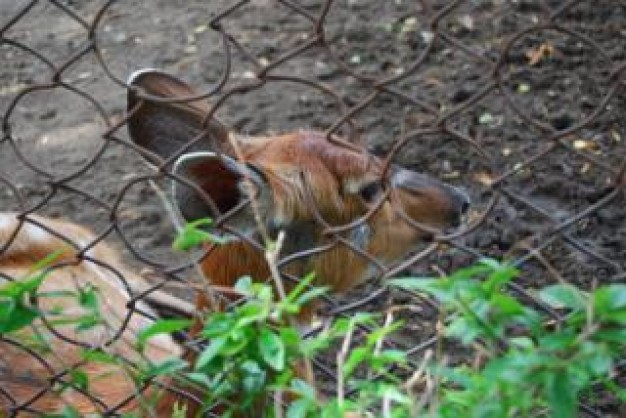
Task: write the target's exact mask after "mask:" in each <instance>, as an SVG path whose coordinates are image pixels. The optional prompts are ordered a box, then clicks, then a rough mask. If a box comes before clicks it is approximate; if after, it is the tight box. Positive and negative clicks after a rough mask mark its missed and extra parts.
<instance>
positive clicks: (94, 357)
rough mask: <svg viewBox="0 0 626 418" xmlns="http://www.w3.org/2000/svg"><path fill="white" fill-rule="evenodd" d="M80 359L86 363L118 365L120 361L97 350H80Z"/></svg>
mask: <svg viewBox="0 0 626 418" xmlns="http://www.w3.org/2000/svg"><path fill="white" fill-rule="evenodd" d="M81 358H82V359H83V360H84V361H87V362H94V363H102V364H114V365H116V364H120V361H119V360H118V359H117V358H116V357H115V356H114V355H112V354H109V353H106V352H104V351H99V350H82V351H81Z"/></svg>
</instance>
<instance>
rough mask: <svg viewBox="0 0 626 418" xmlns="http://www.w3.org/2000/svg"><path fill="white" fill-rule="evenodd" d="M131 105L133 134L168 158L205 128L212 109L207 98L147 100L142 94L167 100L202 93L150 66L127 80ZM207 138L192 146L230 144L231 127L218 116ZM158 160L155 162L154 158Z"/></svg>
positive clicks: (128, 100)
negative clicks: (204, 125) (203, 126)
mask: <svg viewBox="0 0 626 418" xmlns="http://www.w3.org/2000/svg"><path fill="white" fill-rule="evenodd" d="M127 84H128V86H129V89H128V94H127V108H128V112H129V113H130V114H131V116H130V118H129V120H128V131H129V133H130V137H131V139H132V141H133V142H134V143H136V144H137V145H139V146H141V147H143V148H145V149H147V150H148V151H151V152H152V153H154V154H156V155H157V156H159V157H161V158H164V159H167V158H170V157H171V156H173V155H174V154H175V153H176V152H178V151H179V150H180V149H181V148H182V147H183V146H184V145H185V144H187V143H188V142H190V141H191V140H193V139H194V138H195V137H196V136H197V135H198V134H200V132H201V131H202V122H203V120H204V118H205V116H206V115H207V114H208V112H209V110H210V106H209V104H208V103H207V102H206V101H205V100H196V101H189V102H182V103H162V102H157V101H150V99H149V98H146V99H143V98H142V97H141V96H142V95H148V96H155V97H159V98H164V99H182V98H185V97H192V96H197V95H198V93H197V92H196V91H195V90H194V89H193V88H191V87H190V86H189V85H187V84H186V83H184V82H183V81H181V80H179V79H177V78H175V77H174V76H171V75H169V74H167V73H165V72H162V71H158V70H152V69H146V70H141V71H137V72H135V73H133V74H132V75H131V76H130V78H129V79H128V82H127ZM206 131H207V132H206V133H207V135H205V137H203V138H202V140H201V141H199V143H198V144H196V145H195V146H194V147H193V148H192V149H195V150H200V149H204V150H209V149H213V148H215V144H217V146H218V147H222V146H223V145H224V144H227V143H228V130H227V129H226V127H225V126H224V125H223V124H222V123H221V122H219V121H218V120H217V119H212V120H210V121H209V122H208V124H207V125H206ZM152 162H155V161H152Z"/></svg>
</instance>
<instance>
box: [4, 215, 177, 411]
mask: <svg viewBox="0 0 626 418" xmlns="http://www.w3.org/2000/svg"><path fill="white" fill-rule="evenodd" d="M29 219H30V220H32V221H34V222H36V223H30V222H28V221H27V222H24V223H20V222H19V221H18V219H17V217H16V214H12V213H1V214H0V247H4V246H5V245H6V244H7V243H9V242H10V243H11V244H10V245H9V246H8V247H7V248H6V250H5V251H4V252H2V253H0V273H2V276H0V286H1V285H6V284H7V281H6V280H3V279H4V278H11V279H14V280H23V279H26V278H28V277H30V276H32V275H33V271H32V269H33V266H34V265H36V264H37V263H38V262H40V261H41V260H43V259H44V258H45V257H47V256H49V255H50V254H57V256H56V257H55V258H54V260H53V261H52V264H51V265H50V266H48V268H49V272H48V274H47V276H46V277H45V279H44V280H43V282H42V285H41V286H40V288H39V289H38V291H37V293H38V294H41V295H43V296H41V297H39V298H38V300H37V303H36V307H37V308H38V309H39V310H40V312H43V315H44V318H46V320H47V321H49V322H50V323H52V324H53V325H51V327H52V328H53V329H54V331H55V332H56V333H57V335H55V334H54V333H52V332H51V331H50V330H49V328H48V327H47V326H46V325H45V324H44V322H43V321H42V320H40V319H37V320H35V321H34V322H33V324H32V325H31V326H28V327H26V328H25V329H22V330H20V331H18V332H17V333H15V334H13V333H12V334H8V335H6V336H3V335H0V389H1V390H0V415H1V413H9V412H10V411H11V407H12V406H27V408H26V410H21V412H20V414H19V416H38V415H39V414H41V413H52V412H60V411H61V410H62V408H63V407H64V406H65V405H71V406H72V407H74V408H75V409H76V410H77V411H79V412H81V414H86V413H90V412H103V411H106V409H107V408H110V407H114V406H115V405H118V404H122V403H123V402H124V401H126V400H128V399H129V397H132V395H133V394H135V393H137V389H136V384H135V382H134V381H133V379H132V376H131V375H130V374H127V373H126V371H125V369H124V367H121V365H122V364H123V363H120V365H115V364H113V365H112V364H105V363H101V362H94V361H83V355H82V353H83V347H91V348H101V349H102V350H103V351H105V352H106V353H108V354H110V355H112V356H116V357H119V358H122V359H126V360H128V361H130V362H138V361H145V359H142V358H141V357H140V356H139V354H138V351H137V349H136V340H137V333H138V332H140V331H141V330H142V329H145V328H146V327H147V326H149V325H150V324H151V323H152V320H150V319H148V318H146V317H144V316H142V315H141V314H139V313H138V312H132V313H131V311H130V310H129V308H128V307H127V304H128V302H129V301H130V296H129V294H128V292H127V291H126V290H125V289H124V285H123V282H122V280H121V279H120V277H119V276H118V273H120V274H121V275H123V277H124V280H127V281H129V282H131V283H134V284H141V283H143V282H144V281H143V279H142V278H141V277H140V276H138V275H136V274H134V273H132V271H130V270H128V269H126V268H124V266H123V265H122V263H121V262H120V260H119V257H118V256H117V254H116V252H115V251H113V250H112V249H111V248H110V247H109V246H107V245H106V244H104V243H99V244H97V245H95V246H94V247H92V248H90V249H89V250H87V251H86V253H85V258H82V257H78V256H77V254H78V252H77V250H76V249H75V247H73V245H71V244H70V243H68V242H66V241H64V240H61V239H59V238H57V237H56V236H55V235H53V234H51V233H49V232H47V231H46V230H45V229H43V228H41V227H40V226H38V225H44V226H45V227H46V228H50V229H52V230H53V231H56V232H57V233H59V234H62V235H63V236H64V237H68V238H69V239H71V240H72V243H73V244H74V245H77V246H78V247H79V248H86V247H87V246H88V245H90V244H91V243H92V242H94V241H95V235H94V234H93V233H91V232H90V231H88V230H86V229H83V228H81V227H79V226H77V225H75V224H71V223H67V222H62V221H55V220H51V219H46V218H41V217H38V216H29ZM16 232H17V234H16V235H15V233H16ZM89 260H94V261H95V262H92V261H89ZM100 263H104V264H100ZM88 288H93V289H94V290H95V293H96V294H97V296H98V302H99V310H100V315H101V318H102V319H103V320H104V321H103V322H102V323H100V324H98V325H95V326H93V327H91V328H88V329H86V330H85V331H82V332H81V331H77V330H76V324H67V325H63V323H55V321H59V320H60V319H61V318H63V319H70V318H73V319H78V318H80V317H81V316H84V315H88V314H89V313H90V312H89V311H88V310H87V309H85V308H84V307H81V306H80V304H79V303H78V302H77V300H76V299H77V298H76V297H75V296H72V295H70V293H74V294H75V293H76V292H77V290H78V289H83V290H87V289H88ZM64 292H66V293H65V294H64ZM137 308H138V309H141V310H142V311H144V312H151V310H150V308H149V307H148V306H145V304H144V303H141V302H140V303H138V305H137ZM59 311H60V312H61V314H60V315H56V314H55V313H54V312H59ZM118 333H121V334H119V338H118ZM37 335H38V336H40V338H42V339H43V343H45V344H47V345H49V347H50V350H47V349H46V348H43V345H42V344H43V343H41V342H40V343H39V344H37V339H36V338H35V336H37ZM26 347H31V349H32V350H34V352H36V353H38V355H39V358H38V357H37V356H35V355H33V353H32V352H28V351H27V348H26ZM180 354H181V350H180V348H179V347H178V346H177V345H176V344H175V343H174V341H172V340H171V338H169V337H168V336H163V335H160V336H156V337H155V338H154V339H151V340H150V341H149V342H148V345H147V347H146V349H145V356H146V358H147V359H150V360H151V361H153V362H159V361H162V360H165V359H166V358H168V357H170V356H176V355H180ZM71 370H77V371H80V372H82V373H85V374H86V375H87V376H88V378H89V387H88V388H87V389H85V391H84V392H83V391H82V390H81V388H80V387H74V388H72V387H69V388H67V389H65V390H63V391H60V390H59V389H60V388H61V385H62V384H63V382H65V384H68V383H69V382H72V377H71V375H69V374H68V372H69V371H71ZM54 377H57V379H56V380H55V379H54ZM87 394H89V395H90V396H88V395H87ZM136 407H137V404H136V402H135V401H133V402H129V405H128V408H136ZM122 409H127V408H122Z"/></svg>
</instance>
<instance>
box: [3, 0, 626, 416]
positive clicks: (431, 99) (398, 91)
mask: <svg viewBox="0 0 626 418" xmlns="http://www.w3.org/2000/svg"><path fill="white" fill-rule="evenodd" d="M148 3H150V4H148ZM0 10H2V13H1V16H2V17H1V18H0V57H2V62H3V65H2V71H1V72H0V109H1V111H0V112H1V114H2V138H1V140H0V184H2V187H1V191H0V206H1V207H2V210H3V211H17V212H19V213H20V219H23V220H24V222H26V223H32V224H36V223H37V221H36V220H35V219H34V218H32V214H44V215H48V216H52V217H62V218H65V219H69V220H72V221H75V222H76V223H79V224H82V225H84V226H87V227H89V228H91V229H93V230H94V231H95V232H96V234H97V240H98V241H99V240H106V241H108V242H111V243H113V245H118V247H119V248H121V249H122V250H123V251H124V254H125V256H126V259H127V260H128V263H129V264H130V265H131V266H132V267H133V268H134V269H135V270H136V271H141V272H142V273H143V274H144V276H146V277H149V278H150V281H151V283H152V284H153V287H152V289H149V290H148V291H147V292H144V293H142V295H141V296H137V295H134V296H133V298H132V299H133V301H137V300H138V299H141V297H143V296H145V295H146V294H149V293H150V292H151V291H153V290H156V289H166V290H167V291H168V292H171V293H173V294H177V295H179V296H180V297H182V298H193V293H194V291H192V290H190V289H198V288H201V287H199V286H197V284H189V283H188V278H187V277H188V276H189V262H188V259H187V258H186V257H187V256H181V255H180V254H176V253H174V252H173V251H171V250H170V248H169V245H170V243H171V241H172V240H173V237H174V231H175V227H174V226H173V225H172V221H171V217H170V216H168V211H167V210H166V209H164V204H163V199H162V195H163V194H167V190H169V186H168V182H169V181H170V179H171V178H172V175H171V173H170V167H169V163H170V162H171V160H170V161H166V162H162V165H161V166H160V167H156V168H155V167H148V166H147V165H145V164H143V163H142V162H141V160H142V158H141V156H142V151H141V150H140V149H139V148H138V147H137V145H135V144H134V143H133V142H132V141H130V139H129V138H128V135H127V133H126V123H127V121H128V118H129V117H130V116H131V115H132V109H131V110H130V111H129V112H126V110H125V109H124V106H125V95H126V91H127V89H128V86H127V85H126V83H125V81H124V80H125V79H126V78H127V76H128V74H130V72H132V71H134V70H137V69H140V68H141V67H142V66H151V67H158V68H162V69H164V70H166V71H168V72H170V73H172V74H176V75H177V76H180V77H181V78H183V79H185V80H187V81H188V82H189V83H190V84H191V85H194V86H196V87H197V88H198V90H199V91H200V92H201V94H202V98H205V99H208V100H209V101H210V102H211V103H212V104H213V105H214V107H213V108H212V112H213V113H214V114H216V115H217V116H218V117H220V118H221V119H222V120H224V121H225V123H226V124H227V125H229V126H232V127H234V128H235V129H236V130H238V131H239V132H243V133H246V134H251V135H259V134H267V133H268V132H269V133H271V132H285V131H289V130H293V129H298V128H307V129H309V128H314V129H319V130H320V131H321V132H324V134H325V135H326V137H327V139H328V141H331V142H334V143H336V144H337V145H339V146H346V147H350V146H352V145H353V144H358V145H359V146H365V147H367V148H368V149H369V150H370V151H371V152H372V153H373V154H376V155H378V156H380V158H381V159H382V161H384V162H385V164H387V165H389V164H392V163H393V164H399V165H402V166H405V167H408V168H410V169H413V170H416V171H420V172H426V173H429V174H432V175H433V176H436V177H439V178H442V179H444V180H445V181H447V182H449V183H451V184H455V185H458V186H460V187H463V188H465V189H466V190H467V191H468V192H469V194H470V195H471V197H472V208H471V210H470V212H469V216H468V220H467V223H466V225H464V226H462V227H461V228H460V229H459V230H457V231H455V232H453V233H452V234H448V235H437V236H436V237H435V240H434V241H433V242H432V243H426V244H424V245H423V246H422V247H420V248H416V250H415V252H413V253H410V254H406V256H405V257H403V259H402V260H400V261H399V262H398V263H394V264H393V265H386V264H384V263H381V262H380V260H376V259H374V258H373V257H371V256H370V255H368V254H363V253H364V251H363V250H362V249H361V248H359V247H358V245H355V244H354V243H353V242H350V240H349V239H347V238H346V237H347V235H346V228H345V226H342V225H338V226H337V225H328V224H324V223H322V222H321V221H322V220H318V221H320V223H319V224H318V225H316V227H317V228H319V229H320V230H323V231H324V233H325V239H324V244H323V245H322V246H320V247H313V248H310V249H308V250H307V251H305V252H304V253H301V254H300V253H296V254H284V256H283V257H284V259H283V260H282V261H279V265H284V264H286V263H287V262H288V261H289V260H293V259H298V258H299V257H306V256H308V255H311V254H315V253H316V252H319V251H328V250H329V248H333V247H335V246H347V247H350V248H352V249H353V250H354V251H355V252H357V253H358V254H359V255H360V256H361V257H369V259H370V261H371V264H372V266H373V270H374V271H375V272H376V273H375V276H376V277H375V278H374V279H373V280H370V281H368V282H367V283H366V284H365V285H363V286H361V287H359V288H357V289H355V290H353V291H351V292H349V293H348V294H347V295H332V296H330V297H328V298H326V299H325V303H326V304H327V306H326V307H325V309H323V311H324V312H325V313H326V314H327V315H329V316H335V317H337V316H342V315H344V316H345V315H350V314H351V313H352V312H355V311H357V310H364V311H372V312H380V311H385V312H391V311H393V312H396V313H395V315H396V317H398V318H401V319H403V320H404V321H405V326H404V327H403V329H402V330H400V331H399V332H398V333H397V334H394V336H393V338H390V339H388V340H386V341H385V344H386V345H388V346H390V347H393V348H396V349H401V350H403V351H405V352H407V353H408V354H409V357H410V359H411V361H413V362H414V363H415V365H418V364H419V363H420V362H421V358H422V356H423V355H424V353H425V352H426V350H428V349H432V348H433V347H434V346H435V345H436V344H437V343H438V342H439V341H440V336H439V335H438V333H437V330H436V322H437V318H438V313H437V309H436V305H435V304H434V303H433V302H431V301H429V300H424V298H423V297H422V296H420V295H417V294H411V293H408V292H403V291H400V290H391V289H389V288H387V287H385V286H384V281H385V279H387V278H390V277H395V276H398V275H401V274H402V275H406V274H412V275H419V276H425V275H428V276H438V275H443V274H446V273H449V272H452V271H454V270H455V269H457V268H460V267H463V266H467V265H470V264H471V263H473V262H475V261H477V260H478V259H480V258H482V257H496V258H506V259H508V260H510V261H511V262H512V263H513V264H514V265H516V266H518V267H519V268H520V269H521V270H522V275H521V277H520V279H518V280H517V281H515V282H514V283H511V284H510V291H511V293H512V294H514V295H515V296H516V297H519V298H520V299H521V300H523V301H524V303H530V304H532V305H533V306H536V307H537V308H539V309H545V310H546V311H548V312H549V314H550V315H554V317H555V318H557V319H558V318H560V316H559V313H557V312H554V311H552V310H551V309H550V308H548V307H546V306H544V304H542V303H541V302H540V301H539V300H538V299H537V298H536V297H535V296H534V292H533V289H536V288H538V287H540V286H544V285H546V284H551V283H560V282H569V283H574V284H576V285H580V286H582V287H583V288H592V287H594V286H597V285H598V284H604V283H620V282H623V281H624V279H625V278H626V275H625V273H624V271H625V270H624V269H625V268H626V262H625V261H624V260H626V223H625V222H624V207H625V203H626V202H625V200H624V189H625V187H626V177H625V174H624V172H625V164H626V152H625V150H626V146H625V143H626V125H625V120H626V119H625V118H624V112H625V109H626V102H625V97H626V96H625V95H624V93H625V91H626V71H625V67H626V64H625V62H626V58H625V56H624V52H625V51H626V30H625V28H624V21H625V20H626V4H625V3H624V2H620V1H617V2H615V1H597V2H585V1H549V0H546V1H539V0H537V1H522V0H520V1H501V0H481V1H461V0H457V1H439V0H422V1H418V2H409V1H402V0H397V1H393V2H392V1H389V2H377V1H365V0H363V1H358V0H349V1H346V2H336V1H326V2H316V1H287V0H283V1H279V0H276V1H270V0H263V1H261V0H257V1H251V0H248V1H245V0H244V1H238V2H228V1H221V2H220V1H216V2H209V3H207V2H200V1H198V2H187V1H180V2H178V1H174V2H168V1H161V2H159V1H154V2H145V3H144V2H140V1H132V0H129V1H121V0H120V1H115V0H110V1H107V2H98V1H89V2H78V1H70V0H67V1H53V0H49V1H21V2H20V1H16V2H3V3H2V4H1V5H0ZM188 99H189V98H188ZM193 99H194V100H197V97H194V98H193ZM145 100H147V101H150V100H151V99H150V98H146V99H145ZM339 137H341V138H344V140H342V141H338V140H337V139H336V138H339ZM161 189H162V190H165V192H164V193H161V192H159V190H161ZM370 215H371V214H370ZM219 221H220V222H221V221H224V222H226V223H227V222H228V219H220V220H219ZM362 222H367V217H363V219H361V220H360V221H359V222H357V223H356V224H355V225H351V226H352V227H355V228H356V227H358V226H359V224H360V223H362ZM415 227H416V228H419V225H415ZM50 232H52V233H54V234H57V235H58V234H59V233H60V234H62V233H63V231H50ZM61 238H62V237H61ZM95 244H96V243H95V242H91V243H89V244H88V246H87V247H92V246H93V245H95ZM10 245H11V242H2V243H0V246H1V247H2V248H3V249H6V248H9V247H10ZM256 245H257V247H260V248H261V247H262V243H256ZM79 249H81V248H79ZM83 249H84V248H83ZM100 261H102V262H104V263H105V264H106V260H100ZM281 263H282V264H281ZM111 268H112V269H115V266H112V267H111ZM118 274H119V275H120V277H121V276H123V275H122V274H121V273H119V272H118ZM2 279H3V280H11V278H10V277H8V276H7V275H3V276H2ZM121 280H124V279H123V278H121ZM129 306H133V307H134V306H136V305H134V304H130V305H129ZM129 309H131V308H129ZM132 309H135V308H132ZM51 327H52V326H51ZM362 331H363V332H366V331H367V330H366V329H364V330H362ZM356 339H358V338H356V337H355V340H356ZM0 343H1V344H4V345H5V346H6V345H7V344H11V345H18V344H19V343H18V342H16V341H15V340H12V339H10V338H9V337H5V336H1V335H0ZM447 347H449V349H450V350H449V351H450V352H449V353H447V355H448V356H450V358H452V359H453V361H454V359H457V360H458V359H462V354H460V353H461V351H460V349H459V348H458V347H455V346H454V345H449V346H448V345H447ZM20 349H21V350H22V351H23V353H24V354H23V355H24V356H27V355H31V356H35V357H37V358H38V361H39V362H41V363H42V364H45V362H46V359H45V358H44V357H42V356H40V355H38V354H37V353H36V352H35V351H33V350H32V349H30V348H28V347H26V346H23V347H21V348H20ZM0 364H1V362H0ZM315 366H316V369H317V371H318V374H319V376H320V379H321V380H322V381H323V382H325V383H324V385H325V388H326V389H328V391H329V392H331V393H332V390H333V388H334V384H335V382H336V379H337V377H336V375H335V364H334V356H333V355H330V356H329V357H327V358H320V359H318V360H317V361H316V362H315ZM1 367H2V368H0V372H1V373H5V372H6V368H9V370H10V367H11V365H10V364H9V365H2V366H1ZM620 367H621V368H620ZM620 367H618V373H623V365H622V366H620ZM49 368H50V370H53V368H52V367H49ZM2 370H5V371H2ZM67 373H69V370H65V371H64V372H63V373H60V374H55V375H53V376H51V377H50V390H52V389H51V388H52V386H53V385H54V384H55V383H60V382H63V380H64V379H65V376H66V375H67ZM620 378H621V379H623V376H622V377H619V376H618V379H620ZM326 383H327V384H326ZM85 396H87V397H89V396H90V395H89V393H85ZM0 397H5V398H6V399H7V401H4V402H5V404H9V405H11V411H10V412H11V413H12V414H14V415H15V414H19V413H20V412H29V411H30V412H34V410H32V409H31V404H33V403H34V402H35V401H36V397H33V398H30V399H28V400H27V401H24V400H18V399H16V398H14V397H13V395H11V394H10V393H8V392H6V391H4V390H3V389H2V388H0ZM92 401H93V402H94V403H95V404H98V405H100V406H101V407H102V410H103V412H104V413H105V414H107V415H114V414H116V413H118V412H119V408H121V407H122V406H123V404H122V405H106V404H104V403H103V401H102V400H100V399H97V398H95V397H94V398H93V399H92ZM615 408H616V407H615V404H614V403H611V402H608V403H607V404H606V405H604V404H602V402H599V403H598V404H597V405H596V404H594V405H583V409H584V411H583V412H584V414H587V416H593V417H604V416H618V415H617V414H618V413H619V412H617V409H615ZM611 414H612V415H611Z"/></svg>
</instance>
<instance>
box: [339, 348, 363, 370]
mask: <svg viewBox="0 0 626 418" xmlns="http://www.w3.org/2000/svg"><path fill="white" fill-rule="evenodd" d="M367 357H368V350H367V349H366V348H365V347H357V348H355V349H353V350H352V351H351V352H350V355H349V356H348V359H347V360H346V362H345V363H344V365H343V368H342V372H343V374H344V376H350V375H351V374H352V373H353V372H354V369H356V368H357V366H358V365H359V364H361V363H362V362H363V361H365V359H366V358H367Z"/></svg>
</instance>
